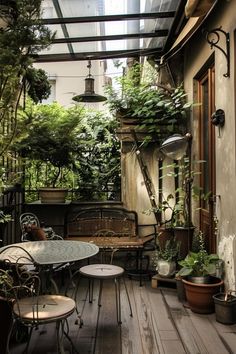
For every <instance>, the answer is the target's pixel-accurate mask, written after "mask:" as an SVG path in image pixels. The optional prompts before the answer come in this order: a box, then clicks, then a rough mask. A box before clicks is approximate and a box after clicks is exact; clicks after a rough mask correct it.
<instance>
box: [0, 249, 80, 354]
mask: <svg viewBox="0 0 236 354" xmlns="http://www.w3.org/2000/svg"><path fill="white" fill-rule="evenodd" d="M21 258H22V257H21ZM23 258H24V262H25V259H26V256H25V257H23ZM31 261H32V259H31V258H30V259H29V262H31ZM21 263H22V259H18V260H17V261H16V262H14V264H13V263H11V262H10V261H9V260H6V262H5V267H2V268H3V269H0V278H1V283H2V284H1V293H2V295H4V296H5V297H6V298H7V299H8V300H9V301H11V303H12V314H13V319H14V320H15V322H16V323H21V324H23V325H25V326H27V327H28V328H29V336H28V341H27V344H26V348H25V351H24V352H25V353H28V349H29V345H30V339H31V335H32V331H33V329H34V328H38V326H40V325H45V324H48V323H56V335H57V353H60V354H64V353H65V351H64V345H63V343H64V338H65V337H66V338H67V339H68V341H69V342H70V344H71V346H72V348H73V350H74V352H75V353H78V351H77V350H76V348H75V347H74V344H73V342H72V340H71V338H70V337H69V327H68V322H67V318H68V317H69V316H70V315H72V314H73V312H74V311H75V301H74V300H73V299H72V298H69V297H66V296H61V295H47V294H45V295H41V294H40V291H41V279H40V277H39V275H38V274H37V273H36V272H29V271H28V270H27V268H25V267H23V266H22V264H21ZM12 328H13V325H12ZM12 328H11V331H12ZM10 334H11V332H10V333H9V337H8V342H9V338H10ZM7 353H9V345H8V350H7Z"/></svg>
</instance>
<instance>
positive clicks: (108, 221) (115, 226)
mask: <svg viewBox="0 0 236 354" xmlns="http://www.w3.org/2000/svg"><path fill="white" fill-rule="evenodd" d="M137 225H138V217H137V213H136V212H135V211H130V210H127V209H124V208H115V207H114V208H108V207H100V208H88V209H84V210H81V211H80V212H78V213H77V214H76V215H71V216H70V217H69V218H68V222H67V235H68V236H93V235H95V234H96V233H97V232H98V231H100V230H111V231H113V232H114V233H115V234H116V235H118V236H129V237H135V236H137V232H138V226H137Z"/></svg>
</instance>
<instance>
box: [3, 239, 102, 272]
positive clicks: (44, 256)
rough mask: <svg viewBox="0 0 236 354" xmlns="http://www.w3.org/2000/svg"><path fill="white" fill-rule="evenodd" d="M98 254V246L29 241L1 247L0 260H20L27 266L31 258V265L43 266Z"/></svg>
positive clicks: (53, 241)
mask: <svg viewBox="0 0 236 354" xmlns="http://www.w3.org/2000/svg"><path fill="white" fill-rule="evenodd" d="M98 252H99V248H98V246H96V245H95V244H93V243H88V242H83V241H64V240H49V241H32V242H31V241H30V242H20V243H14V244H11V245H8V246H4V247H1V248H0V260H5V259H9V261H11V262H16V261H17V260H19V259H20V263H24V264H28V263H32V262H29V259H30V258H31V259H32V261H33V263H37V264H38V265H41V266H43V265H53V264H54V265H55V264H63V263H72V262H76V261H79V260H82V259H86V258H90V257H92V256H94V255H96V254H97V253H98ZM27 255H28V257H27ZM24 259H25V261H24Z"/></svg>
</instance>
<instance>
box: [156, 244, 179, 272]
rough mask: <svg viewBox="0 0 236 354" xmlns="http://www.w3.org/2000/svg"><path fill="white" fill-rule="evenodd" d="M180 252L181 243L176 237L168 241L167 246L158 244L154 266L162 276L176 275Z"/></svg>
mask: <svg viewBox="0 0 236 354" xmlns="http://www.w3.org/2000/svg"><path fill="white" fill-rule="evenodd" d="M179 251H180V242H179V241H177V240H176V238H175V237H172V238H170V239H168V240H167V241H166V242H165V244H160V243H158V248H157V250H156V252H155V255H154V265H155V266H156V270H157V272H158V274H159V275H160V276H162V277H172V276H173V275H174V274H175V271H176V262H177V260H178V258H179Z"/></svg>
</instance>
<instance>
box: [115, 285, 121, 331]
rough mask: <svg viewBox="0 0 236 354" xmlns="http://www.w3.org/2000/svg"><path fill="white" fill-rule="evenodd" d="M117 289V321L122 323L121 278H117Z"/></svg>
mask: <svg viewBox="0 0 236 354" xmlns="http://www.w3.org/2000/svg"><path fill="white" fill-rule="evenodd" d="M114 282H115V291H116V317H117V323H118V324H121V323H122V321H121V306H120V278H115V279H114Z"/></svg>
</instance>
